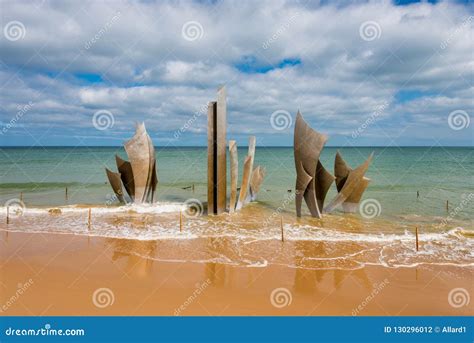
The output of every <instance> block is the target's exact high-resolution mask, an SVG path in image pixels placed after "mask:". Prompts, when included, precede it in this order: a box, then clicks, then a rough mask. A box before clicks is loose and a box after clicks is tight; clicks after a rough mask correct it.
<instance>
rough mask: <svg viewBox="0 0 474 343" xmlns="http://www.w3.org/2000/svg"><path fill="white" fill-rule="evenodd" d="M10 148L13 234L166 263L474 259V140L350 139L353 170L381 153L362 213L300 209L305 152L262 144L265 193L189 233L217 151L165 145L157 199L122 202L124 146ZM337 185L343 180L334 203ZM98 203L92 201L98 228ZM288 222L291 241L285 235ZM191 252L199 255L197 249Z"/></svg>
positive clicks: (5, 191) (1, 163) (6, 161)
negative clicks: (115, 176)
mask: <svg viewBox="0 0 474 343" xmlns="http://www.w3.org/2000/svg"><path fill="white" fill-rule="evenodd" d="M0 151H1V155H2V158H1V159H0V178H1V181H0V201H1V202H2V205H3V206H2V215H3V218H4V219H5V215H6V212H7V210H6V208H7V206H6V205H8V204H11V202H12V201H13V202H14V203H16V204H18V203H19V202H18V199H19V198H20V197H21V198H22V200H23V202H20V204H22V205H23V206H24V212H21V213H18V212H17V211H16V210H15V212H14V213H12V212H10V213H11V214H12V218H11V222H10V224H7V225H6V224H5V221H4V219H3V220H2V223H0V230H3V231H6V232H8V231H18V232H39V233H60V234H77V235H87V236H100V237H107V238H126V239H134V240H135V241H139V242H142V243H143V244H144V246H148V245H147V244H153V245H156V244H159V245H160V249H152V250H150V251H152V252H150V251H148V250H146V249H135V248H134V249H131V250H130V249H126V251H124V252H126V253H127V254H130V253H131V254H137V255H139V256H145V257H147V258H150V259H156V260H162V261H195V262H199V263H202V262H213V263H214V262H219V263H230V264H236V265H245V266H256V267H261V266H266V265H268V264H282V265H287V266H290V267H298V268H300V267H303V268H311V269H320V268H334V267H337V268H360V267H362V266H365V265H372V264H376V265H383V266H389V267H395V268H396V267H407V266H417V265H420V264H442V265H456V266H463V267H465V266H467V267H472V266H473V265H474V230H473V218H474V182H473V181H474V179H473V177H474V176H473V173H472V171H473V170H474V149H473V148H446V147H435V148H427V147H423V148H395V147H390V148H380V147H377V148H342V149H340V151H341V153H342V155H343V157H344V158H345V159H346V161H347V162H348V163H349V164H350V165H351V166H352V167H356V166H357V165H359V164H361V163H362V162H363V161H364V160H365V159H366V158H367V157H368V156H369V155H370V153H371V152H374V159H373V162H372V165H371V166H370V168H369V171H368V173H367V176H368V177H369V178H370V179H371V183H370V185H369V187H368V189H367V191H366V192H365V194H364V196H363V201H367V203H368V204H371V206H370V207H369V206H366V207H360V209H359V213H353V214H348V213H342V212H340V211H338V212H335V213H331V214H324V216H323V219H321V220H319V219H314V218H311V217H309V215H308V211H307V209H306V206H305V205H303V207H304V209H305V210H304V213H303V214H304V216H303V218H301V219H297V218H296V217H295V209H294V202H293V195H294V184H295V168H294V161H293V149H292V148H268V147H257V150H256V157H255V165H262V166H264V167H265V168H266V171H267V173H266V177H265V179H264V182H263V185H262V187H261V190H260V193H259V195H258V201H257V202H254V203H251V204H249V205H247V206H245V207H244V208H243V209H242V210H241V211H239V212H238V213H237V214H233V215H228V214H224V215H222V216H217V217H214V216H205V215H198V216H192V217H185V219H184V228H183V230H181V228H180V224H179V218H180V215H179V212H180V211H183V202H187V201H190V200H192V201H195V200H194V199H196V200H197V201H198V202H202V203H203V204H204V205H205V202H206V200H207V199H206V197H207V190H206V187H207V170H206V168H207V149H206V148H202V147H200V148H160V147H157V148H156V157H157V162H158V179H159V184H158V203H156V204H154V205H153V206H142V205H141V206H119V204H118V203H117V202H116V201H115V200H114V197H113V192H112V190H111V188H110V186H109V185H108V183H107V179H106V174H105V171H104V168H105V167H108V168H110V169H112V170H116V168H115V158H114V155H115V154H116V153H117V154H119V155H120V156H122V157H123V158H125V157H126V154H125V151H124V150H123V149H122V148H111V147H103V148H99V147H90V148H87V147H81V148H72V147H67V148H66V147H63V148H59V147H58V148H33V149H28V148H2V149H0ZM336 151H337V149H336V148H331V147H327V148H325V149H324V151H323V154H322V157H321V161H322V163H323V164H324V166H325V167H326V168H327V169H328V170H329V171H331V172H333V164H334V157H335V154H336ZM246 154H247V149H246V148H241V149H239V166H240V175H239V177H240V176H241V169H242V168H241V167H242V165H243V159H244V157H245V155H246ZM239 184H240V179H239ZM192 185H194V191H193V190H192ZM66 187H67V189H68V198H67V200H66V198H65V188H66ZM417 191H418V192H419V197H417ZM335 194H336V189H335V185H333V186H332V188H331V190H330V192H329V194H328V196H327V200H326V203H328V202H329V201H330V200H331V199H332V198H333V197H334V196H335ZM447 201H448V208H446V202H447ZM51 207H60V208H61V210H60V211H61V213H60V214H54V212H53V213H52V212H50V208H51ZM87 207H91V208H92V212H91V213H92V225H91V227H88V224H87V223H88V219H87V218H88V208H87ZM204 207H205V206H203V208H204ZM10 208H11V207H10ZM10 211H12V210H10ZM280 216H281V221H280ZM281 223H282V224H283V228H284V231H285V244H281V242H280V237H281V228H280V225H281ZM415 227H417V228H419V231H420V237H419V238H420V242H421V250H420V251H419V252H418V251H416V250H415ZM119 245H120V246H122V244H119ZM196 247H199V249H197V250H196ZM302 247H303V248H302ZM144 250H145V251H144ZM189 251H197V252H196V254H197V255H196V256H194V255H193V256H189V254H188V252H189Z"/></svg>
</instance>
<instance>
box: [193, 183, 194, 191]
mask: <svg viewBox="0 0 474 343" xmlns="http://www.w3.org/2000/svg"><path fill="white" fill-rule="evenodd" d="M193 193H194V183H193Z"/></svg>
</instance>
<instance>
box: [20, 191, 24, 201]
mask: <svg viewBox="0 0 474 343" xmlns="http://www.w3.org/2000/svg"><path fill="white" fill-rule="evenodd" d="M20 201H23V192H20Z"/></svg>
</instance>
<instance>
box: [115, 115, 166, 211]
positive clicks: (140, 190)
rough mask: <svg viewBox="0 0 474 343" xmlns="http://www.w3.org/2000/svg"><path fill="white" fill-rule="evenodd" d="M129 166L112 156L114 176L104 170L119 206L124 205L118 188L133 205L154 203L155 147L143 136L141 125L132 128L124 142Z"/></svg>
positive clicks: (145, 134)
mask: <svg viewBox="0 0 474 343" xmlns="http://www.w3.org/2000/svg"><path fill="white" fill-rule="evenodd" d="M125 151H126V152H127V155H128V158H129V159H130V162H128V161H125V160H123V159H121V158H120V157H119V156H115V161H116V164H117V169H118V171H119V172H118V173H114V172H112V171H110V170H108V169H107V168H106V173H107V177H108V179H109V182H110V185H111V186H112V189H113V190H114V193H115V194H116V195H117V198H118V199H119V201H120V202H122V203H123V202H125V199H124V197H123V191H122V184H123V186H124V188H125V190H126V191H127V193H128V195H129V196H130V199H131V200H132V202H134V203H143V202H152V203H153V202H154V200H155V192H156V187H157V185H158V177H157V175H156V158H155V147H154V146H153V142H152V141H151V138H150V136H149V135H148V133H147V132H146V128H145V123H139V124H137V126H136V130H135V135H134V136H133V137H132V138H131V139H130V140H129V141H127V142H125Z"/></svg>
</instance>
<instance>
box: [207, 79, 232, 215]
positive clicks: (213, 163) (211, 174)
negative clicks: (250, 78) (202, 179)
mask: <svg viewBox="0 0 474 343" xmlns="http://www.w3.org/2000/svg"><path fill="white" fill-rule="evenodd" d="M226 112H227V108H226V89H225V86H222V87H221V88H219V89H218V90H217V101H213V102H210V103H209V106H208V112H207V125H208V127H207V213H208V214H220V213H222V212H224V211H225V210H226V202H227V165H226V154H227V151H226V143H227V141H226V125H227V124H226V116H227V113H226Z"/></svg>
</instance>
